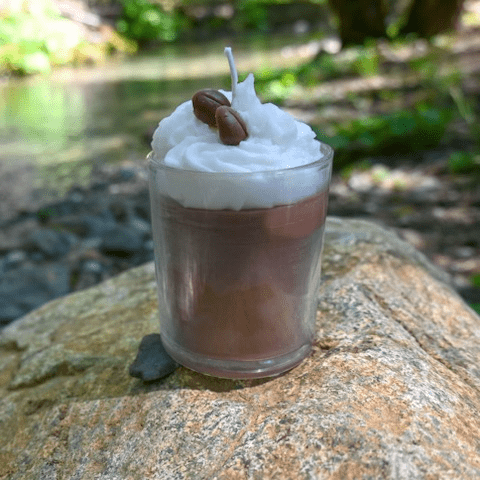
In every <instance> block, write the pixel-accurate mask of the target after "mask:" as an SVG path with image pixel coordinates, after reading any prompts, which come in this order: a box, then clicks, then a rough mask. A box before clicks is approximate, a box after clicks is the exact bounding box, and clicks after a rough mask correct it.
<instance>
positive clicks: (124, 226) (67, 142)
mask: <svg viewBox="0 0 480 480" xmlns="http://www.w3.org/2000/svg"><path fill="white" fill-rule="evenodd" d="M225 46H231V47H232V48H233V53H234V56H235V59H236V63H237V69H238V71H239V77H240V80H242V79H243V78H244V77H245V76H246V75H247V74H248V73H249V72H253V73H254V74H255V79H256V89H257V93H258V95H259V96H260V97H261V99H262V101H264V102H267V101H269V102H274V103H276V104H277V105H279V106H281V107H282V108H284V109H285V110H287V111H288V112H290V113H291V114H292V115H293V116H295V117H296V118H298V119H300V120H302V121H304V122H306V123H308V124H309V125H311V126H312V128H314V130H315V131H316V133H317V136H318V138H320V139H321V140H322V141H325V142H326V143H329V144H330V145H331V146H332V147H333V148H334V149H335V152H336V153H335V161H334V165H335V166H334V169H335V172H334V178H333V182H332V188H331V195H330V206H329V213H330V214H331V215H339V216H347V217H353V216H355V217H362V218H366V219H370V220H373V221H375V222H377V223H379V224H381V225H383V226H385V227H388V228H393V229H394V230H395V231H396V232H397V233H398V235H399V236H400V237H401V238H403V239H405V240H406V241H407V242H409V243H410V244H412V245H413V246H414V247H415V248H417V249H418V250H420V251H422V252H423V253H424V254H425V255H426V256H427V257H428V258H430V259H431V260H432V261H433V262H434V263H435V264H436V265H437V266H439V267H440V268H441V269H443V270H445V271H447V272H448V273H449V274H450V275H451V278H452V282H453V285H454V287H455V288H456V289H457V290H458V292H459V294H460V295H462V296H463V297H464V298H465V300H466V301H467V302H468V303H469V304H470V305H471V306H472V308H474V309H476V310H477V311H480V293H479V292H480V123H479V118H478V116H479V108H478V107H479V101H480V1H477V0H309V1H307V0H303V1H302V0H223V1H221V0H0V146H1V149H0V328H1V327H2V326H5V325H7V324H8V323H9V322H11V321H13V320H14V319H15V318H18V317H20V316H22V315H24V314H25V313H27V312H28V311H30V310H32V309H33V308H36V307H38V306H40V305H42V304H43V303H45V302H47V301H49V300H52V299H54V298H57V297H59V296H61V295H64V294H66V293H69V292H72V291H76V290H80V289H83V288H87V287H89V286H93V285H95V284H97V283H99V282H100V281H102V280H105V279H107V278H109V277H111V276H113V275H116V274H118V273H120V272H121V271H123V270H125V269H127V268H130V267H132V266H135V265H139V264H141V263H143V262H146V261H149V260H151V259H152V258H153V249H152V241H151V236H150V225H149V203H148V193H147V190H146V188H147V173H146V163H145V156H146V154H147V153H148V152H149V150H150V145H149V143H150V141H151V136H152V133H153V131H154V129H155V128H156V126H157V125H158V122H159V121H160V120H161V119H162V118H163V117H165V116H167V115H169V114H170V113H171V112H172V111H173V109H174V108H175V107H176V106H177V105H178V104H180V103H182V102H184V101H186V100H188V99H189V98H191V96H192V95H193V94H194V93H195V92H196V91H197V90H199V89H201V88H224V89H228V90H229V89H230V76H229V70H228V62H227V61H226V59H225V57H224V53H223V50H224V47H225Z"/></svg>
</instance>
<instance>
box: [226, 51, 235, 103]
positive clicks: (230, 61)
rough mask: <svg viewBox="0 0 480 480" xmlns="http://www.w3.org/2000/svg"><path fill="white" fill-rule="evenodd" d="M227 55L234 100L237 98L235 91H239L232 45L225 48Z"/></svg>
mask: <svg viewBox="0 0 480 480" xmlns="http://www.w3.org/2000/svg"><path fill="white" fill-rule="evenodd" d="M225 55H226V56H227V58H228V64H229V65H230V74H231V76H232V102H233V99H234V98H235V92H236V91H237V83H238V74H237V69H236V68H235V61H234V60H233V54H232V49H231V48H230V47H226V48H225Z"/></svg>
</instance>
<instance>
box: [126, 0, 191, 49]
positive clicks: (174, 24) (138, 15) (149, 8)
mask: <svg viewBox="0 0 480 480" xmlns="http://www.w3.org/2000/svg"><path fill="white" fill-rule="evenodd" d="M122 4H123V15H122V17H121V18H120V19H119V20H118V22H117V29H118V31H119V32H120V33H121V34H123V35H124V36H125V37H127V38H129V39H131V40H135V41H137V42H140V43H144V42H147V41H163V42H172V41H173V40H175V39H176V38H177V36H178V34H179V31H180V30H181V28H182V19H181V18H180V16H179V15H178V14H177V13H176V12H175V11H174V10H172V11H169V12H166V11H165V10H163V9H162V7H161V6H160V5H158V4H156V3H152V2H150V1H149V0H122Z"/></svg>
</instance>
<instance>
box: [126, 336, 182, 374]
mask: <svg viewBox="0 0 480 480" xmlns="http://www.w3.org/2000/svg"><path fill="white" fill-rule="evenodd" d="M177 367H178V363H176V362H175V360H173V358H172V357H171V356H170V355H169V354H168V353H167V351H166V350H165V348H164V346H163V343H162V339H161V337H160V334H159V333H151V334H150V335H145V336H144V337H143V338H142V341H141V342H140V346H139V347H138V353H137V356H136V358H135V361H134V362H133V363H132V364H131V365H130V369H129V373H130V375H131V376H132V377H137V378H141V379H142V380H143V381H144V382H152V381H153V380H160V379H161V378H163V377H166V376H167V375H170V374H171V373H172V372H173V371H174V370H175V369H176V368H177Z"/></svg>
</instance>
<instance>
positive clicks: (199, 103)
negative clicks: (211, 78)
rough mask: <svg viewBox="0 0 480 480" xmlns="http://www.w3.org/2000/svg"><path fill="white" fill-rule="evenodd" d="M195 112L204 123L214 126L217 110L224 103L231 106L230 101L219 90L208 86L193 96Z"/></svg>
mask: <svg viewBox="0 0 480 480" xmlns="http://www.w3.org/2000/svg"><path fill="white" fill-rule="evenodd" d="M192 103H193V113H194V114H195V116H196V117H197V118H198V119H199V120H201V121H202V122H203V123H206V124H208V125H210V126H211V127H214V126H215V125H216V123H215V112H216V110H217V108H218V107H220V106H222V105H227V106H228V107H229V106H230V101H229V100H228V98H227V97H226V96H225V95H224V94H223V93H220V92H219V91H218V90H214V89H211V88H207V89H205V90H199V91H198V92H197V93H196V94H195V95H194V96H193V97H192Z"/></svg>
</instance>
